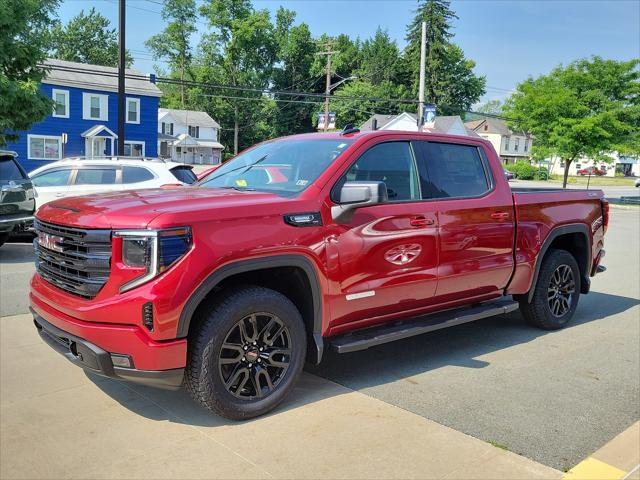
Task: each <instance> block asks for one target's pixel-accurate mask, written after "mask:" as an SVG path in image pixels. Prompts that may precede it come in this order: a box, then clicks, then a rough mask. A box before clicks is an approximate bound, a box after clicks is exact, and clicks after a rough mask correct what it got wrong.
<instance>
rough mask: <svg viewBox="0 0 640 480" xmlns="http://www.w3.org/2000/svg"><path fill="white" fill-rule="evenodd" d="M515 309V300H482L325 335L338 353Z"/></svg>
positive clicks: (361, 348)
mask: <svg viewBox="0 0 640 480" xmlns="http://www.w3.org/2000/svg"><path fill="white" fill-rule="evenodd" d="M517 309H518V302H514V301H512V300H500V301H493V302H486V303H482V304H480V305H478V306H475V307H464V308H456V309H454V310H446V311H444V312H439V313H432V314H429V315H424V316H421V317H414V318H408V319H405V320H401V321H399V322H394V323H392V324H390V325H382V326H377V327H371V328H366V329H364V330H359V331H355V332H351V333H347V334H344V335H337V336H335V337H332V338H329V339H328V343H329V347H330V348H331V349H332V350H334V351H336V352H338V353H350V352H357V351H359V350H366V349H367V348H370V347H375V346H376V345H382V344H383V343H388V342H393V341H395V340H401V339H403V338H408V337H413V336H414V335H422V334H423V333H427V332H433V331H434V330H440V329H441V328H447V327H453V326H454V325H461V324H463V323H467V322H473V321H475V320H481V319H483V318H487V317H493V316H495V315H502V314H503V313H509V312H513V311H514V310H517Z"/></svg>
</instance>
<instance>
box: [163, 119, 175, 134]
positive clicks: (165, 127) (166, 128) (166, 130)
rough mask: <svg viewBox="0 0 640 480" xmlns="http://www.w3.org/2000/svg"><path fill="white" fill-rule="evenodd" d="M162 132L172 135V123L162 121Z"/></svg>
mask: <svg viewBox="0 0 640 480" xmlns="http://www.w3.org/2000/svg"><path fill="white" fill-rule="evenodd" d="M162 133H164V134H166V135H173V123H167V122H162Z"/></svg>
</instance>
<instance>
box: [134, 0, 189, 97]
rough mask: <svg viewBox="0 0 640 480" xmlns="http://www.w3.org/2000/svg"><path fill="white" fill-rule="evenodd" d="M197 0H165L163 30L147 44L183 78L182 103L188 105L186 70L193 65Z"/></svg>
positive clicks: (154, 54)
mask: <svg viewBox="0 0 640 480" xmlns="http://www.w3.org/2000/svg"><path fill="white" fill-rule="evenodd" d="M197 18H198V17H197V12H196V2H195V0H165V1H164V4H163V6H162V19H163V20H164V21H165V22H166V26H165V28H164V30H163V31H162V32H160V33H158V34H156V35H153V36H152V37H151V38H149V39H148V40H147V41H146V42H145V45H146V46H147V47H148V48H149V49H150V50H151V51H152V52H153V56H154V58H155V59H156V60H159V59H162V60H166V61H167V63H168V65H169V67H170V68H171V70H172V72H171V73H172V74H174V73H177V75H176V76H177V77H178V78H179V79H180V81H181V84H180V107H181V108H185V89H186V87H185V85H184V80H185V73H186V72H187V70H188V69H189V68H190V65H191V62H192V59H193V53H192V51H191V44H190V41H191V36H192V35H193V34H194V33H195V32H196V31H197V28H196V21H197Z"/></svg>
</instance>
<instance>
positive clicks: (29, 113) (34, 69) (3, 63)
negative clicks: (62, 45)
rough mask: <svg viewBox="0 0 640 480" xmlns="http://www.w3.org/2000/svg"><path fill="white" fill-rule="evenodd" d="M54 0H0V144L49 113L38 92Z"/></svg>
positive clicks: (45, 99)
mask: <svg viewBox="0 0 640 480" xmlns="http://www.w3.org/2000/svg"><path fill="white" fill-rule="evenodd" d="M58 4H59V1H58V0H20V1H15V0H0V146H1V145H5V144H6V143H7V142H10V141H15V140H17V139H18V135H17V134H16V133H15V132H19V131H24V130H28V129H29V128H30V127H31V125H32V124H33V123H35V122H38V121H40V120H42V119H43V118H44V117H45V116H47V115H48V114H50V113H51V109H52V107H53V103H52V101H51V99H50V98H48V97H46V96H44V95H42V93H41V92H40V81H41V80H42V78H43V77H44V75H45V73H46V72H45V69H43V68H42V67H40V64H41V63H42V62H43V61H44V60H45V59H46V56H47V40H48V36H47V32H48V30H49V28H50V26H51V24H52V22H53V16H54V15H55V10H56V8H57V7H58Z"/></svg>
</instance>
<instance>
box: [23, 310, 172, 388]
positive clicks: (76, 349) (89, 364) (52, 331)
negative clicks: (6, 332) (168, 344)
mask: <svg viewBox="0 0 640 480" xmlns="http://www.w3.org/2000/svg"><path fill="white" fill-rule="evenodd" d="M31 313H32V314H33V323H34V324H35V326H36V328H37V329H38V333H39V334H40V337H41V338H42V340H44V342H45V343H46V344H47V345H49V346H50V347H51V348H53V349H54V350H55V351H57V352H58V353H60V354H62V355H63V356H64V357H66V358H67V359H68V360H69V361H70V362H71V363H73V364H75V365H77V366H79V367H82V368H84V369H86V370H89V371H92V372H94V373H97V374H99V375H103V376H105V377H110V378H118V379H123V380H130V381H133V382H136V383H141V384H145V385H149V386H154V387H159V388H165V389H169V390H174V389H178V388H180V386H181V385H182V378H183V376H184V368H175V369H171V370H138V369H135V368H125V367H117V366H115V365H114V364H113V361H112V359H111V353H110V352H107V351H106V350H103V349H102V348H100V347H98V346H97V345H94V344H93V343H91V342H88V341H87V340H85V339H83V338H80V337H77V336H75V335H72V334H70V333H68V332H65V331H64V330H61V329H59V328H58V327H56V326H55V325H52V324H51V323H49V322H47V321H46V320H45V319H44V318H42V317H41V316H40V315H38V314H37V313H36V312H35V311H34V310H33V309H31Z"/></svg>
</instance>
